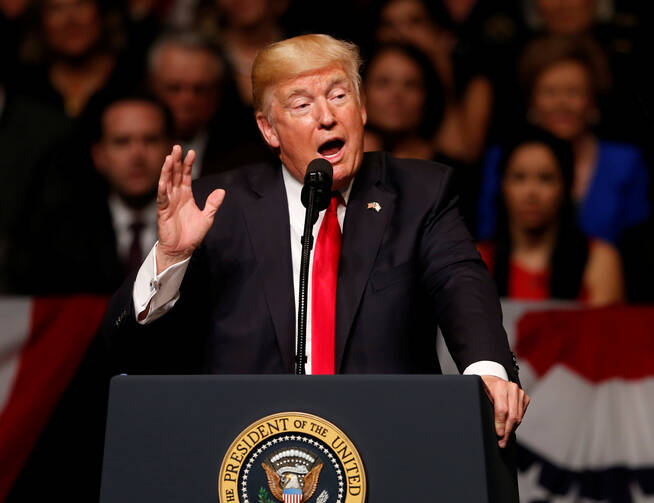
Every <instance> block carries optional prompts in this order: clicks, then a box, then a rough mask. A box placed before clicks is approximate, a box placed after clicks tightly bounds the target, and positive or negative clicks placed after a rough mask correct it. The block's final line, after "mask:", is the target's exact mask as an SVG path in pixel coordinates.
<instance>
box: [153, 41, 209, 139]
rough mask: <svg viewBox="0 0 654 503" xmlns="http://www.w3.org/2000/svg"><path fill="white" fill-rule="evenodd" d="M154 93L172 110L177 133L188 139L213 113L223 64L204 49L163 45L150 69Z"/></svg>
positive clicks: (207, 122)
mask: <svg viewBox="0 0 654 503" xmlns="http://www.w3.org/2000/svg"><path fill="white" fill-rule="evenodd" d="M150 78H151V85H152V89H153V91H154V92H155V94H156V95H157V96H158V97H159V99H161V101H163V102H164V103H165V104H166V106H168V108H169V109H170V111H171V112H172V114H173V119H174V122H175V130H176V134H177V136H179V137H180V138H181V139H183V140H190V139H192V138H193V137H194V136H195V135H196V134H198V133H199V132H201V131H202V130H204V129H205V128H206V127H207V126H208V124H209V122H210V121H211V119H212V118H213V116H214V115H215V113H216V108H217V106H218V86H219V82H220V79H221V78H222V67H221V66H220V65H219V63H218V60H217V59H216V57H215V56H214V55H213V54H211V53H210V52H209V51H206V50H203V49H186V48H183V47H176V46H174V45H168V46H164V47H163V48H162V50H161V52H160V53H159V56H158V58H157V60H156V62H155V65H154V68H153V69H152V75H151V76H150Z"/></svg>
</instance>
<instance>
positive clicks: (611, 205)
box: [478, 36, 650, 243]
mask: <svg viewBox="0 0 654 503" xmlns="http://www.w3.org/2000/svg"><path fill="white" fill-rule="evenodd" d="M519 76H520V80H521V83H522V86H523V88H524V90H525V96H526V99H527V108H528V111H527V119H528V120H529V122H531V123H532V124H535V125H537V126H539V127H541V128H543V129H545V130H547V131H549V132H550V133H552V134H553V135H555V136H556V137H558V138H561V139H564V140H566V141H569V142H570V143H571V145H572V148H573V152H574V170H573V178H572V193H571V195H572V199H573V201H574V203H575V205H576V212H575V213H576V215H577V223H578V225H579V228H580V229H581V231H582V232H583V233H584V234H585V235H586V236H589V237H596V238H600V239H603V240H605V241H609V242H611V243H615V242H617V241H618V239H619V237H620V236H621V234H622V233H623V232H624V231H625V230H626V229H628V228H630V227H632V226H634V225H637V224H639V223H641V222H643V221H645V220H646V219H647V217H648V216H649V214H650V206H649V202H648V200H647V184H648V177H649V174H648V169H647V166H646V164H645V161H644V159H643V156H642V153H641V151H640V149H638V148H637V147H635V146H634V145H629V144H624V143H617V142H612V141H606V140H603V139H600V138H598V137H597V135H596V134H595V132H594V126H595V125H596V124H597V123H598V122H599V120H600V112H599V110H600V108H599V98H600V95H601V94H602V93H603V92H605V91H606V90H607V89H608V88H609V78H610V76H609V73H608V65H607V63H606V60H605V58H604V56H603V54H602V52H601V50H600V49H599V47H597V45H596V44H594V43H593V42H592V41H591V40H590V39H587V38H583V37H578V36H572V37H568V36H548V37H545V38H542V39H539V40H536V41H534V42H532V43H531V44H530V45H529V46H527V48H526V49H525V52H524V54H523V57H522V58H521V62H520V67H519ZM501 155H502V154H501V149H500V148H499V147H493V148H491V149H490V150H489V152H488V155H487V156H486V161H485V164H484V169H483V182H482V190H481V194H480V200H479V211H478V217H479V220H478V224H479V226H478V237H479V238H480V239H484V238H487V237H488V236H490V235H492V233H493V229H494V226H495V212H494V207H493V206H494V200H495V197H496V194H497V192H498V190H499V175H498V162H499V159H500V157H501Z"/></svg>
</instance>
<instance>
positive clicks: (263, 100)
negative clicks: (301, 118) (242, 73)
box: [252, 34, 361, 112]
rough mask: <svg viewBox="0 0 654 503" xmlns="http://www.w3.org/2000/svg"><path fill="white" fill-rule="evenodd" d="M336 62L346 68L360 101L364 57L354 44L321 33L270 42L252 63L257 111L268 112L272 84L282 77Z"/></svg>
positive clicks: (255, 107)
mask: <svg viewBox="0 0 654 503" xmlns="http://www.w3.org/2000/svg"><path fill="white" fill-rule="evenodd" d="M333 64H340V65H341V66H342V67H343V70H344V71H345V73H346V74H347V76H348V77H349V79H350V80H351V81H352V84H353V86H354V90H355V92H356V96H357V100H359V101H360V98H359V91H360V88H361V76H360V75H359V67H360V66H361V56H360V55H359V48H358V47H357V46H356V45H355V44H353V43H351V42H345V41H343V40H337V39H335V38H333V37H330V36H329V35H322V34H311V35H301V36H299V37H293V38H289V39H287V40H282V41H280V42H275V43H273V44H270V45H269V46H268V47H266V48H265V49H262V50H261V51H259V54H257V57H256V59H255V60H254V64H253V65H252V103H253V105H254V110H255V111H256V112H266V111H267V109H268V107H269V106H270V92H271V90H272V88H273V86H275V85H277V84H278V83H280V82H282V81H283V80H288V79H292V78H294V77H297V76H299V75H301V74H303V73H307V72H311V71H315V70H319V69H321V68H324V67H326V66H330V65H333Z"/></svg>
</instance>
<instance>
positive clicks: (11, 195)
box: [0, 68, 69, 294]
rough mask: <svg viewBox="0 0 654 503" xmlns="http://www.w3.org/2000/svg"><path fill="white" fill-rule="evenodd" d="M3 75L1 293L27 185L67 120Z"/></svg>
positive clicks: (62, 136)
mask: <svg viewBox="0 0 654 503" xmlns="http://www.w3.org/2000/svg"><path fill="white" fill-rule="evenodd" d="M3 74H4V69H3V68H0V151H2V156H0V294H7V293H11V288H10V283H9V278H8V274H9V269H8V257H9V249H10V246H11V236H12V235H13V234H14V233H15V231H16V229H19V228H20V227H22V225H23V220H22V218H21V217H22V208H23V205H24V203H25V201H26V200H27V199H29V198H30V187H31V186H32V185H33V184H34V183H35V180H36V179H37V178H38V174H39V172H40V170H41V169H42V167H43V166H44V165H47V164H48V163H49V162H50V161H51V159H52V155H53V152H54V151H56V150H57V149H58V147H59V145H60V144H61V143H62V142H63V141H64V140H65V138H66V137H67V136H68V132H69V123H68V121H67V120H66V119H65V118H63V117H62V116H61V115H60V114H59V113H58V112H57V110H54V109H52V108H51V107H47V106H45V105H42V104H41V103H39V102H38V101H36V100H34V99H32V98H30V97H28V96H24V95H22V94H20V93H19V92H18V89H17V88H16V86H13V87H9V86H5V85H4V78H3ZM35 125H36V127H35ZM35 204H38V202H35Z"/></svg>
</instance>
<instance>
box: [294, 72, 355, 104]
mask: <svg viewBox="0 0 654 503" xmlns="http://www.w3.org/2000/svg"><path fill="white" fill-rule="evenodd" d="M338 86H345V87H347V88H348V89H349V81H348V79H347V77H335V78H334V79H332V80H331V82H329V84H328V85H327V90H328V91H331V90H332V89H334V88H335V87H338ZM310 94H311V93H310V92H309V90H308V89H307V88H305V87H297V88H295V89H291V90H290V91H289V92H288V93H286V94H285V95H284V98H283V103H288V102H289V101H290V100H292V99H293V98H295V97H296V96H307V97H308V96H310Z"/></svg>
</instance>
